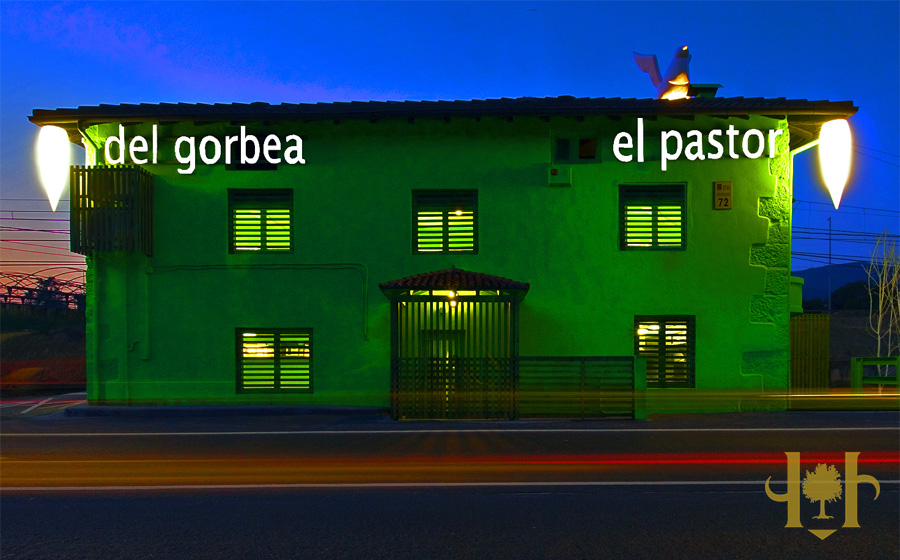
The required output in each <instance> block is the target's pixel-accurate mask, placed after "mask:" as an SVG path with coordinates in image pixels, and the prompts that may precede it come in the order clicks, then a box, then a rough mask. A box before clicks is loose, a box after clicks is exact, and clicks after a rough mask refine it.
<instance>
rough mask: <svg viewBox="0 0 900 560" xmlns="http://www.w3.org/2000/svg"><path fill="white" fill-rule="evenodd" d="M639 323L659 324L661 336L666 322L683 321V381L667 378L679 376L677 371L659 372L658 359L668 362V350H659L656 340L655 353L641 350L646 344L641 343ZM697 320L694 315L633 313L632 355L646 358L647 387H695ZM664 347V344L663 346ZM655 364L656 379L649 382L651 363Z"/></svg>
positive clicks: (658, 336) (666, 370)
mask: <svg viewBox="0 0 900 560" xmlns="http://www.w3.org/2000/svg"><path fill="white" fill-rule="evenodd" d="M641 323H645V324H646V323H656V324H658V325H659V331H662V332H663V335H662V336H663V337H665V336H666V329H665V325H666V324H667V323H673V324H674V323H685V326H684V329H685V338H686V341H685V345H684V353H685V354H686V355H685V363H686V367H685V372H684V374H683V375H684V376H685V377H686V379H685V380H684V381H680V380H679V381H674V380H669V377H670V376H672V377H674V376H675V375H679V376H681V375H682V374H680V373H677V372H672V371H669V370H668V369H664V370H663V371H662V372H660V369H659V367H660V366H659V360H660V358H661V357H662V358H665V360H666V363H668V359H669V357H670V356H669V351H668V350H665V351H662V352H661V351H660V350H659V345H658V342H657V351H656V352H655V354H650V353H647V352H646V351H644V352H642V351H641V346H646V344H643V345H642V344H641V335H640V332H639V331H640V325H641ZM660 338H661V337H660V335H659V334H657V341H658V340H659V339H660ZM670 346H676V345H670ZM696 347H697V320H696V316H695V315H635V317H634V355H635V356H644V357H646V358H647V374H648V379H647V387H648V388H660V389H663V388H666V389H667V388H683V389H694V388H696V383H697V374H696V370H697V352H696ZM663 348H665V346H663ZM653 364H656V368H657V372H656V376H657V378H656V380H655V381H653V382H651V381H650V379H649V375H650V371H651V365H653Z"/></svg>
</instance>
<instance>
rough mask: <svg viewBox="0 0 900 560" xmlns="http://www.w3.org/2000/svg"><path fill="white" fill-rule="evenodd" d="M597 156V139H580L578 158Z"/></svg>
mask: <svg viewBox="0 0 900 560" xmlns="http://www.w3.org/2000/svg"><path fill="white" fill-rule="evenodd" d="M596 157H597V139H596V138H582V139H580V140H578V159H594V158H596Z"/></svg>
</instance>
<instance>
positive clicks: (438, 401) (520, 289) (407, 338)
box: [381, 268, 528, 419]
mask: <svg viewBox="0 0 900 560" xmlns="http://www.w3.org/2000/svg"><path fill="white" fill-rule="evenodd" d="M381 289H382V291H383V292H384V294H385V295H386V296H387V297H388V298H389V299H390V300H391V414H392V416H393V417H394V418H396V419H412V418H470V419H474V418H515V414H516V406H515V395H516V376H515V375H514V369H513V367H514V361H513V360H512V358H515V357H516V356H518V338H519V337H518V325H519V302H520V301H521V300H522V298H523V297H524V296H525V293H526V292H527V290H528V284H523V283H521V282H514V281H512V280H508V279H506V278H500V277H497V276H489V275H486V274H482V273H477V272H467V271H464V270H460V269H456V268H454V269H450V270H443V271H439V272H432V273H427V274H420V275H417V276H412V277H409V278H404V279H401V280H396V281H393V282H386V283H383V284H381Z"/></svg>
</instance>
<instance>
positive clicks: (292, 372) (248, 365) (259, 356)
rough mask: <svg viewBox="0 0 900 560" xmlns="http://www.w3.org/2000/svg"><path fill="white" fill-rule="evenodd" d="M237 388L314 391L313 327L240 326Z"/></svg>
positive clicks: (253, 390) (245, 391)
mask: <svg viewBox="0 0 900 560" xmlns="http://www.w3.org/2000/svg"><path fill="white" fill-rule="evenodd" d="M237 345H238V349H237V350H238V355H237V360H238V391H240V392H244V393H252V392H265V391H269V392H272V391H277V392H282V391H289V392H306V393H310V392H312V329H293V330H291V329H284V330H282V329H279V330H266V329H238V332H237Z"/></svg>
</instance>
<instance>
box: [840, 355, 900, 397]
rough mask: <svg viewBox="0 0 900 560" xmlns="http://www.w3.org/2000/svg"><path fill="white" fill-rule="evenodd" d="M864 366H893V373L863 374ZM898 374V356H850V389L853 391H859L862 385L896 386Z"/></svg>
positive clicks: (899, 361)
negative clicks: (891, 374)
mask: <svg viewBox="0 0 900 560" xmlns="http://www.w3.org/2000/svg"><path fill="white" fill-rule="evenodd" d="M864 366H894V375H893V376H891V377H886V376H881V375H863V367H864ZM898 376H900V356H889V357H884V358H850V390H851V391H852V392H854V393H861V392H862V389H863V385H893V386H894V387H898V384H897V377H898Z"/></svg>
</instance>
